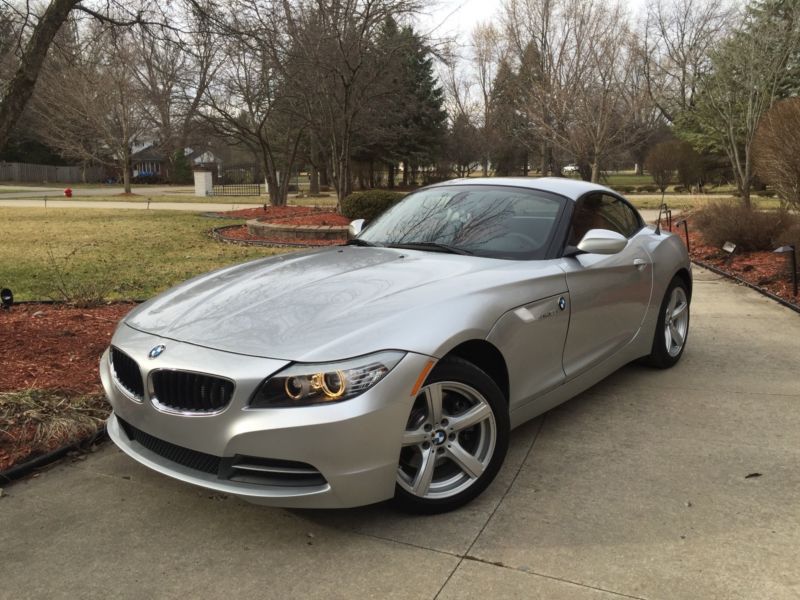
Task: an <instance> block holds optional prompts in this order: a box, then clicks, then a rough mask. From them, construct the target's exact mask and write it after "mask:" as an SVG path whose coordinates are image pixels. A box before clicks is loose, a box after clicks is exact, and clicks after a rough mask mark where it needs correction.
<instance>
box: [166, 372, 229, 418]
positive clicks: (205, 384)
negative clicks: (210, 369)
mask: <svg viewBox="0 0 800 600" xmlns="http://www.w3.org/2000/svg"><path fill="white" fill-rule="evenodd" d="M150 381H151V385H152V390H151V398H152V400H153V403H154V404H155V406H156V407H157V408H159V409H161V410H166V411H167V412H178V413H196V414H213V413H218V412H220V411H222V410H224V409H225V408H226V407H227V406H228V404H229V403H230V401H231V398H232V397H233V389H234V384H233V382H232V381H230V380H229V379H223V378H221V377H214V376H212V375H206V374H204V373H194V372H192V371H175V370H158V371H153V372H152V373H151V374H150Z"/></svg>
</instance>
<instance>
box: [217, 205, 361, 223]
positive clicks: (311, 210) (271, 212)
mask: <svg viewBox="0 0 800 600" xmlns="http://www.w3.org/2000/svg"><path fill="white" fill-rule="evenodd" d="M212 214H213V215H214V216H215V217H220V218H223V219H261V220H265V221H274V222H276V223H283V222H285V221H286V220H287V219H294V218H297V217H307V216H310V215H330V214H334V215H335V214H336V213H334V212H332V211H331V210H330V209H329V208H318V207H315V206H269V205H267V206H266V208H263V207H262V208H242V209H240V210H228V211H225V212H218V213H212ZM337 216H338V215H337ZM349 222H350V221H348V223H349ZM312 224H315V223H312Z"/></svg>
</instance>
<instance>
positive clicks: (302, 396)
mask: <svg viewBox="0 0 800 600" xmlns="http://www.w3.org/2000/svg"><path fill="white" fill-rule="evenodd" d="M403 356H404V353H403V352H396V351H387V352H379V353H377V354H372V355H368V356H362V357H358V358H353V359H349V360H345V361H340V362H335V363H325V364H303V363H297V364H293V365H290V366H289V367H287V368H286V369H284V370H283V371H281V372H279V373H277V374H276V375H274V376H273V377H270V378H269V379H267V380H265V381H264V382H263V383H262V384H261V385H260V386H259V388H258V390H257V391H256V393H255V394H254V396H253V398H252V399H251V401H250V407H251V408H276V407H289V406H307V405H310V404H324V403H329V402H339V401H342V400H348V399H350V398H355V397H356V396H358V395H360V394H363V393H364V392H366V391H367V390H368V389H370V388H371V387H373V386H374V385H375V384H377V383H378V382H379V381H380V380H381V379H383V378H384V377H385V376H386V375H387V374H388V373H389V371H391V370H392V369H393V368H394V367H395V365H397V363H399V362H400V359H402V358H403Z"/></svg>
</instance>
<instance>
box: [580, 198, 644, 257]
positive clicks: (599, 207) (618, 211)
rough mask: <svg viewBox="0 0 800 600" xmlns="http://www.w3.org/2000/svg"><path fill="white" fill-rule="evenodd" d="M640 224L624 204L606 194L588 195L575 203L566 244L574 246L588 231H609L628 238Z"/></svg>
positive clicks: (631, 210)
mask: <svg viewBox="0 0 800 600" xmlns="http://www.w3.org/2000/svg"><path fill="white" fill-rule="evenodd" d="M640 227H641V223H640V222H639V218H638V217H637V216H636V213H635V212H634V211H633V209H631V207H630V206H628V205H627V204H626V203H625V202H623V201H622V200H620V199H619V198H615V197H614V196H609V195H608V194H600V193H597V194H589V195H587V196H584V197H583V198H581V199H580V200H578V201H577V202H576V203H575V210H574V211H573V213H572V225H571V227H570V235H569V241H568V244H570V245H571V246H575V245H577V244H578V242H580V241H581V238H583V236H584V235H586V232H587V231H589V230H590V229H610V230H611V231H616V232H617V233H621V234H622V235H624V236H625V237H630V236H632V235H633V234H634V233H636V232H637V231H639V229H640Z"/></svg>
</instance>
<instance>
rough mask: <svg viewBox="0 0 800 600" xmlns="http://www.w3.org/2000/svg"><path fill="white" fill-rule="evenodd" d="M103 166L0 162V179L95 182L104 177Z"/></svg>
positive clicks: (40, 181)
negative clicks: (60, 165)
mask: <svg viewBox="0 0 800 600" xmlns="http://www.w3.org/2000/svg"><path fill="white" fill-rule="evenodd" d="M105 174H106V173H105V169H104V168H103V167H79V166H66V167H57V166H54V165H34V164H28V163H14V162H0V181H18V182H24V183H97V182H100V181H103V180H104V179H105Z"/></svg>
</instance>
